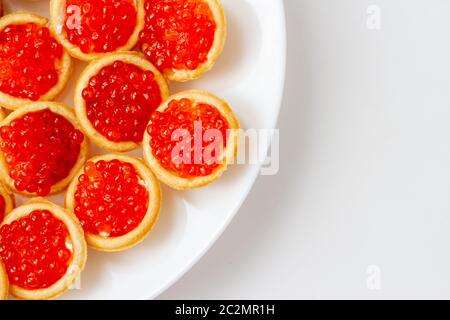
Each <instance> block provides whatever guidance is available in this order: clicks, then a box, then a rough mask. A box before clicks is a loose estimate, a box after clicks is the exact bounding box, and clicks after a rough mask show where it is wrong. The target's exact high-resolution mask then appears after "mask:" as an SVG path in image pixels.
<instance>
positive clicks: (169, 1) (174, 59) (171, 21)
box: [139, 0, 227, 81]
mask: <svg viewBox="0 0 450 320" xmlns="http://www.w3.org/2000/svg"><path fill="white" fill-rule="evenodd" d="M226 34H227V26H226V20H225V14H224V11H223V8H222V5H221V4H220V2H219V0H145V26H144V30H143V31H142V32H141V33H140V35H139V41H140V44H141V47H142V51H143V52H144V54H145V56H146V57H147V59H149V60H150V61H151V62H152V63H153V64H154V65H155V66H156V67H157V68H158V69H159V70H161V71H162V72H163V73H164V74H165V75H166V76H167V77H168V78H169V79H170V80H174V81H188V80H193V79H196V78H199V77H200V76H202V75H203V74H204V73H205V72H207V71H209V70H210V69H211V68H212V67H213V66H214V64H215V63H216V61H217V59H218V57H219V55H220V54H221V52H222V49H223V47H224V44H225V39H226Z"/></svg>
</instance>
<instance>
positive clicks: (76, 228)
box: [1, 198, 87, 300]
mask: <svg viewBox="0 0 450 320" xmlns="http://www.w3.org/2000/svg"><path fill="white" fill-rule="evenodd" d="M35 210H48V211H50V212H51V213H52V214H53V216H54V217H56V218H57V219H59V220H61V221H62V222H63V223H64V224H65V226H66V228H67V230H68V231H69V235H70V239H71V242H72V261H71V262H70V264H69V266H68V268H67V272H66V274H65V275H64V276H63V277H62V278H61V279H59V280H58V281H57V282H56V283H55V284H53V285H52V286H50V287H48V288H44V289H37V290H28V289H24V288H21V287H19V286H16V285H13V284H11V285H10V292H11V294H12V295H13V296H15V297H16V298H19V299H27V300H45V299H52V298H55V297H57V296H59V295H61V294H63V293H64V292H66V291H67V290H69V289H70V287H71V286H72V285H73V284H74V283H75V281H76V280H77V278H78V276H79V275H80V273H81V271H82V270H83V269H84V266H85V264H86V259H87V246H86V241H85V239H84V233H83V229H82V228H81V226H80V224H79V221H78V219H77V218H76V217H75V215H73V214H72V213H71V212H69V211H68V210H66V209H64V208H62V207H60V206H57V205H56V204H54V203H51V202H49V201H47V200H45V199H43V198H35V199H32V200H30V201H29V202H27V203H26V204H24V205H22V206H20V207H17V208H16V209H14V210H13V211H11V213H10V214H8V216H7V217H6V218H5V221H4V222H3V223H2V224H1V226H2V225H4V224H10V223H12V222H13V221H15V220H18V219H20V218H22V217H25V216H27V215H28V214H30V213H31V212H32V211H35Z"/></svg>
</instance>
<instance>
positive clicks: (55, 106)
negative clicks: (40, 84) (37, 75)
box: [0, 101, 89, 197]
mask: <svg viewBox="0 0 450 320" xmlns="http://www.w3.org/2000/svg"><path fill="white" fill-rule="evenodd" d="M44 109H49V110H50V111H52V112H54V113H56V114H59V115H61V116H63V117H64V118H66V119H67V120H68V121H69V122H70V123H71V124H72V125H73V126H74V128H75V129H78V130H81V128H80V126H79V124H78V121H77V119H76V117H75V115H74V113H73V112H72V110H71V109H70V108H69V107H67V106H66V105H64V104H62V103H58V102H49V101H43V102H34V103H30V104H27V105H25V106H23V107H22V108H20V109H18V110H16V111H14V112H12V113H10V114H9V115H8V116H7V117H6V118H5V119H4V120H3V121H2V122H1V123H0V127H1V126H5V125H8V124H9V123H11V122H12V121H13V120H14V119H17V118H21V117H23V116H24V115H25V114H27V113H30V112H35V111H40V110H44ZM88 147H89V144H88V139H87V138H86V136H85V137H84V140H83V143H82V144H81V146H80V154H79V155H78V159H77V162H76V163H75V165H74V166H73V168H72V170H71V171H70V173H69V175H68V176H67V177H66V178H64V179H63V180H61V181H60V182H58V183H56V184H55V185H53V186H52V187H51V190H50V194H55V193H58V192H59V191H62V190H63V189H64V188H65V187H66V186H67V185H68V184H69V183H70V181H71V180H72V177H73V176H74V175H75V173H76V172H77V171H78V170H79V169H80V168H81V167H82V166H83V164H84V162H85V161H86V158H87V155H88ZM0 179H2V180H3V182H4V183H5V184H6V186H7V187H8V188H10V189H11V190H14V191H15V192H17V193H19V194H21V195H23V196H25V197H34V196H36V195H35V194H34V193H29V192H27V191H18V190H16V188H15V186H14V180H13V179H12V178H11V177H10V176H9V167H8V164H7V163H6V160H5V157H4V154H3V152H1V151H0Z"/></svg>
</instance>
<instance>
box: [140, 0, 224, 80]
mask: <svg viewBox="0 0 450 320" xmlns="http://www.w3.org/2000/svg"><path fill="white" fill-rule="evenodd" d="M202 1H204V2H205V3H207V4H208V5H209V7H210V9H211V13H212V15H213V17H214V21H215V22H216V32H215V33H214V42H213V45H212V46H211V49H210V50H209V52H208V59H207V60H206V61H205V62H204V63H202V64H200V65H199V66H198V67H197V69H195V70H178V69H166V70H164V71H163V73H164V75H165V76H166V77H167V78H168V79H169V80H172V81H178V82H185V81H190V80H195V79H198V78H200V77H201V76H202V75H203V74H205V73H206V72H208V71H210V70H211V69H212V68H213V67H214V65H215V64H216V61H217V59H219V56H220V54H221V53H222V51H223V48H224V46H225V42H226V38H227V20H226V17H225V11H224V10H223V7H222V4H221V3H220V1H219V0H202ZM147 48H148V45H147V44H143V45H142V50H143V51H145V49H147Z"/></svg>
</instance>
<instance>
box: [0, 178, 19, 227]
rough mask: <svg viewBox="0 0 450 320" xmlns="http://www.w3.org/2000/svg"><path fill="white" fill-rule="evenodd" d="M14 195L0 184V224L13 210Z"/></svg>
mask: <svg viewBox="0 0 450 320" xmlns="http://www.w3.org/2000/svg"><path fill="white" fill-rule="evenodd" d="M14 203H15V201H14V194H12V193H11V191H9V189H8V188H6V187H5V186H3V184H2V183H1V182H0V223H2V221H3V219H4V218H5V216H6V215H7V214H8V213H9V212H10V211H11V210H12V209H13V208H14Z"/></svg>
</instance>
